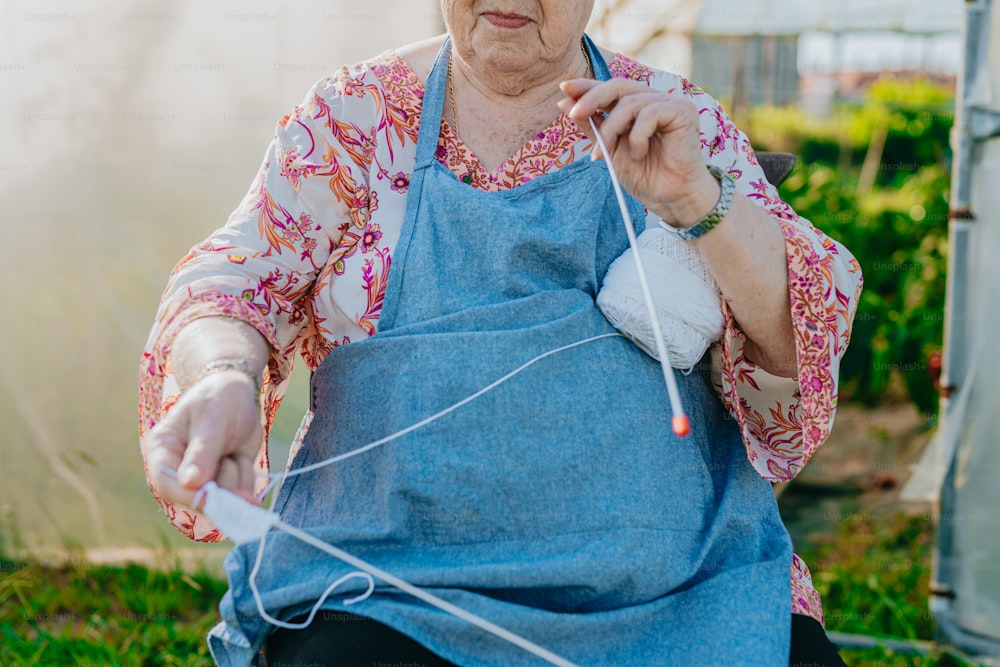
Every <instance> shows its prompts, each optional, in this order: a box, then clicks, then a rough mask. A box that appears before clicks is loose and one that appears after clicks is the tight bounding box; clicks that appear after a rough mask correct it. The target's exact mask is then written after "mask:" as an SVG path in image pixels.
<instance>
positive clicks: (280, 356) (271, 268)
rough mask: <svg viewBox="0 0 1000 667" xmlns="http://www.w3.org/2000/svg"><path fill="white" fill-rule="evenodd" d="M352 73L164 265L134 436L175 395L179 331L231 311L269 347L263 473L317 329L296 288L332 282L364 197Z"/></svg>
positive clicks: (198, 520) (326, 89)
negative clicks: (301, 350) (270, 440)
mask: <svg viewBox="0 0 1000 667" xmlns="http://www.w3.org/2000/svg"><path fill="white" fill-rule="evenodd" d="M352 80H353V79H352V78H351V75H350V74H349V73H348V72H347V70H346V69H345V70H342V71H341V72H340V73H339V74H338V75H336V76H333V77H329V78H327V79H324V80H321V81H320V82H318V83H317V84H316V85H315V86H313V88H312V89H311V90H310V91H309V93H308V94H307V96H306V98H305V100H304V101H303V102H302V104H300V105H298V106H296V107H295V109H294V110H293V111H292V113H290V114H289V115H287V116H285V117H284V118H283V119H281V121H280V122H279V123H278V125H277V128H276V131H275V135H274V139H273V140H272V142H271V144H270V146H269V147H268V149H267V152H266V154H265V157H264V161H263V164H262V165H261V167H260V170H259V172H258V173H257V175H256V177H255V178H254V180H253V183H252V185H251V187H250V190H249V192H248V193H247V195H246V196H245V197H244V199H243V201H242V202H241V203H240V205H239V206H238V207H237V209H236V210H235V211H234V212H233V213H232V215H231V216H230V217H229V219H228V221H227V222H226V224H225V226H223V227H222V228H221V229H219V230H217V231H215V232H214V233H213V234H212V235H211V236H209V237H208V239H206V240H205V241H204V242H202V243H200V244H199V245H197V246H195V247H194V248H192V250H191V251H190V252H189V253H188V254H187V255H186V256H185V257H184V258H183V259H181V260H180V262H178V263H177V265H176V266H175V267H174V269H173V271H172V272H171V274H170V279H169V282H168V284H167V288H166V291H165V292H164V294H163V297H162V300H161V303H160V307H159V310H158V312H157V314H156V319H155V323H154V325H153V329H152V331H151V333H150V335H149V338H148V340H147V343H146V346H145V349H144V351H143V355H142V362H141V367H140V381H139V430H140V435H145V433H146V432H147V431H148V430H149V429H151V428H152V427H153V426H154V425H155V424H156V422H157V421H158V420H159V419H160V418H161V417H162V416H163V415H164V414H165V413H166V412H167V411H168V410H169V409H170V407H171V406H172V405H173V404H174V403H175V402H176V401H177V399H178V398H179V389H178V386H177V384H176V382H175V381H174V379H173V375H172V371H171V368H170V363H169V359H170V348H171V345H172V343H173V340H174V338H175V336H176V335H177V333H178V332H179V331H180V330H181V329H182V328H183V327H184V326H185V325H187V324H188V323H190V322H191V321H193V320H195V319H198V318H201V317H211V316H225V317H232V318H235V319H239V320H242V321H244V322H247V323H248V324H250V325H251V326H253V327H254V328H255V329H257V331H259V332H260V333H261V334H262V335H263V336H264V338H265V339H266V340H267V342H268V343H269V344H270V347H271V354H270V359H269V361H268V364H267V367H266V369H265V371H264V382H263V390H264V395H265V415H266V419H265V436H264V440H263V442H262V443H261V450H260V454H259V457H258V460H257V469H258V471H259V472H262V473H266V472H267V471H268V458H267V448H266V442H267V431H268V430H269V429H270V426H271V424H272V423H273V420H274V415H275V412H276V410H277V408H278V405H279V403H280V401H281V398H282V396H283V395H284V391H285V388H286V386H287V379H288V376H289V374H290V372H291V367H292V360H293V359H294V354H295V348H296V345H297V344H298V341H299V339H300V338H301V337H302V335H303V330H304V329H308V328H313V329H316V328H320V327H321V324H320V323H318V322H316V321H314V318H312V317H311V312H310V308H309V305H308V299H303V297H304V296H306V295H307V294H309V293H310V292H311V291H313V290H317V289H319V288H321V287H322V286H323V285H324V284H325V283H326V281H329V280H331V279H332V272H331V271H329V269H328V268H327V264H328V259H329V258H330V255H331V252H332V251H333V249H334V247H335V246H336V243H337V241H338V239H339V237H340V236H341V235H342V234H343V232H344V230H345V229H346V228H347V227H348V226H349V225H350V223H351V221H352V220H354V219H355V218H361V217H363V216H364V215H365V209H366V207H367V206H368V194H367V193H368V188H367V187H366V183H367V178H368V167H369V166H370V163H371V151H370V141H368V139H367V138H368V137H370V136H372V134H373V133H371V132H370V131H366V130H365V129H363V128H364V127H365V125H364V119H366V118H367V119H368V124H369V125H371V118H372V117H373V116H374V115H373V114H372V113H371V110H372V108H374V101H373V100H372V98H371V96H368V97H367V98H366V99H361V98H364V96H363V95H357V94H354V95H352V94H351V92H352V87H351V82H352ZM331 107H332V108H331ZM369 107H371V108H369ZM369 130H370V128H369ZM147 481H148V470H147ZM265 484H266V479H265V478H264V477H261V478H259V479H258V485H257V490H258V492H259V491H260V490H261V489H262V488H263V487H264V485H265ZM154 495H155V492H154ZM157 500H158V501H159V502H160V505H161V506H162V507H163V509H164V511H165V512H166V513H167V516H168V518H169V519H170V521H171V522H172V523H173V524H174V526H175V527H176V528H177V529H178V530H180V531H181V532H182V533H184V534H185V535H187V536H188V537H190V538H192V539H195V540H199V541H218V540H220V539H222V535H221V534H220V533H219V531H218V530H217V529H215V528H214V527H213V526H212V525H211V523H210V522H209V521H208V519H207V518H205V517H203V516H201V515H198V514H196V513H193V512H191V511H188V510H186V509H184V508H180V507H175V506H173V505H171V504H170V503H167V502H164V501H163V500H161V499H159V498H157Z"/></svg>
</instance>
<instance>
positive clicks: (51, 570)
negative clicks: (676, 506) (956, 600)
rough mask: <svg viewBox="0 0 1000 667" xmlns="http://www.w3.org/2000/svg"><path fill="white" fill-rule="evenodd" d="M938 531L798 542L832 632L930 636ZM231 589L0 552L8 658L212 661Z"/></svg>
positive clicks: (876, 531)
mask: <svg viewBox="0 0 1000 667" xmlns="http://www.w3.org/2000/svg"><path fill="white" fill-rule="evenodd" d="M931 536H932V531H931V527H930V525H929V522H928V521H927V520H926V519H925V518H924V517H922V516H921V517H906V516H903V515H896V516H889V517H881V518H874V517H871V516H870V515H867V514H865V515H859V516H858V517H856V518H849V519H848V520H846V521H844V522H843V523H842V524H841V525H840V526H839V528H838V530H837V532H836V533H835V534H833V535H820V536H817V537H815V538H812V539H809V538H807V539H805V540H804V541H802V542H801V543H799V544H797V550H798V552H799V554H800V555H801V556H802V557H803V558H804V559H805V560H806V562H807V563H809V564H810V566H811V567H812V568H813V574H814V581H815V583H816V586H817V588H818V589H819V591H820V593H821V594H822V595H823V601H824V609H825V611H826V614H827V627H828V629H830V630H836V631H839V632H848V633H858V634H866V635H870V636H871V635H875V636H889V637H896V638H900V637H902V638H909V639H915V640H930V639H933V637H934V634H933V633H934V622H933V618H932V617H931V615H930V614H929V612H928V611H927V597H928V585H929V583H928V582H929V579H930V553H931ZM225 588H226V586H225V583H224V582H222V581H220V580H218V579H216V578H215V577H214V576H212V575H209V574H206V573H204V572H202V573H196V574H186V573H185V572H183V571H181V570H180V569H177V568H174V569H172V570H169V571H157V570H150V569H147V568H144V567H140V566H137V565H130V566H125V567H107V566H93V565H86V564H79V563H78V564H73V565H68V566H64V567H46V566H42V565H40V564H37V563H16V562H11V561H4V560H0V665H4V666H12V665H39V664H40V665H78V666H80V667H83V666H84V665H115V666H118V665H121V666H131V665H142V666H144V667H145V666H154V667H159V666H167V665H170V666H173V665H186V666H195V665H198V666H201V665H209V664H211V659H210V658H209V655H208V650H207V648H206V645H205V634H206V633H207V632H208V630H209V628H211V627H212V625H214V624H215V623H216V620H217V613H216V605H217V603H218V600H219V598H220V597H221V596H222V594H223V592H224V591H225ZM842 655H843V657H844V659H845V660H846V661H847V663H848V664H849V665H852V666H854V667H901V666H902V665H918V666H920V667H932V666H934V667H952V666H955V665H965V664H968V663H965V662H962V661H959V660H957V659H955V658H953V657H951V656H950V655H947V654H944V653H942V652H933V653H931V654H929V655H926V656H919V655H913V654H894V653H892V652H891V651H886V650H882V649H877V650H868V651H849V650H843V651H842Z"/></svg>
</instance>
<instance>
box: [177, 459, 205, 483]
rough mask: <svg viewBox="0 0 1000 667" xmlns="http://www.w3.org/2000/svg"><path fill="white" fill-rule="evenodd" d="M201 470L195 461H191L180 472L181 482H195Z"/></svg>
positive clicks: (179, 478)
mask: <svg viewBox="0 0 1000 667" xmlns="http://www.w3.org/2000/svg"><path fill="white" fill-rule="evenodd" d="M200 472H201V470H200V469H199V468H198V466H197V465H195V464H194V463H189V464H187V465H186V466H184V467H182V468H181V471H180V474H179V475H178V477H177V479H178V480H180V483H181V484H188V483H190V482H193V481H194V480H195V479H196V478H197V477H198V475H199V473H200Z"/></svg>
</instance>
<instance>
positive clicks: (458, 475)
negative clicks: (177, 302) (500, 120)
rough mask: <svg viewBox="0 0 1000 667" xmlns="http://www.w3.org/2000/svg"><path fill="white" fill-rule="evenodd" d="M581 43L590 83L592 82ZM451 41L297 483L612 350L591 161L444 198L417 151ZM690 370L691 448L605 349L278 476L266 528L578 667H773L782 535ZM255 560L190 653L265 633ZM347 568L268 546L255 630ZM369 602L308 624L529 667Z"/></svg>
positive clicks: (780, 608) (603, 234) (438, 616)
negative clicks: (338, 620) (378, 288)
mask: <svg viewBox="0 0 1000 667" xmlns="http://www.w3.org/2000/svg"><path fill="white" fill-rule="evenodd" d="M586 44H587V48H588V49H589V51H590V56H591V59H592V61H593V64H594V69H595V74H596V75H597V77H598V78H601V79H607V78H609V77H610V73H609V71H608V68H607V64H606V63H605V61H604V59H603V58H602V56H601V54H600V52H599V51H598V50H597V49H596V48H595V47H594V45H593V44H592V43H591V42H590V40H589V39H587V40H586ZM448 47H449V45H448V43H447V42H446V43H445V45H444V47H442V50H441V53H440V54H439V57H438V60H437V63H436V65H435V66H434V69H433V71H432V72H431V75H430V78H429V80H428V84H427V88H426V93H425V96H424V103H423V112H422V122H421V123H420V134H419V140H418V144H417V158H416V165H415V170H414V174H413V178H412V181H411V184H410V190H409V193H408V196H407V213H406V218H405V221H404V224H403V227H402V231H401V237H400V240H399V243H398V245H397V246H396V249H395V251H394V254H393V265H392V271H391V275H390V278H389V282H388V286H387V291H386V296H385V306H384V309H383V312H382V314H381V318H380V321H379V332H378V334H377V335H375V336H373V337H372V338H369V339H367V340H363V341H360V342H355V343H351V344H350V345H346V346H343V347H340V348H337V349H335V350H334V351H333V352H331V353H330V355H329V356H328V357H327V358H326V359H325V360H324V361H323V363H322V364H321V365H320V367H319V368H318V369H317V370H316V372H315V373H314V374H313V377H312V382H311V408H312V410H313V412H314V418H313V420H312V423H311V424H310V426H309V431H308V433H307V435H306V436H305V439H304V441H303V446H302V448H301V449H300V451H299V453H298V455H297V456H296V458H295V460H294V461H293V463H292V468H293V469H296V468H300V467H303V466H307V465H310V464H313V463H316V462H318V461H322V460H324V459H326V458H329V457H331V456H335V455H337V454H340V453H343V452H346V451H349V450H352V449H355V448H357V447H360V446H363V445H365V444H367V443H369V442H372V441H373V440H375V439H377V438H380V437H383V436H386V435H389V434H392V433H395V432H396V431H399V430H400V429H403V428H404V427H406V426H409V425H411V424H413V423H415V422H417V421H420V420H421V419H424V418H426V417H428V416H429V415H432V414H435V413H436V412H438V411H440V410H442V409H443V408H446V407H448V406H450V405H452V404H454V403H456V402H458V401H460V400H461V399H463V398H465V397H467V396H469V395H470V394H472V393H473V392H475V391H477V390H479V389H480V388H481V387H483V386H484V385H486V384H488V383H489V382H491V381H493V380H496V379H497V378H499V377H501V376H503V375H505V374H507V373H509V372H510V371H512V370H513V369H515V368H517V367H518V366H520V365H521V364H523V363H525V362H527V361H529V360H531V359H533V358H534V357H536V356H538V355H540V354H542V353H544V352H546V351H548V350H552V349H554V348H557V347H560V346H564V345H567V344H570V343H573V342H576V341H580V340H583V339H586V338H590V337H594V336H599V335H602V334H613V333H614V329H613V328H612V327H611V326H610V325H609V324H608V322H607V321H606V320H605V318H604V317H603V316H602V314H601V312H600V311H599V310H598V308H597V307H596V305H595V302H594V300H595V297H596V294H597V291H598V289H599V287H600V283H601V279H602V278H603V276H604V274H605V272H606V271H607V268H608V265H609V264H610V263H611V261H612V260H613V259H614V258H615V257H617V256H618V255H619V254H621V252H623V251H624V250H625V248H626V247H627V245H628V241H627V238H626V236H625V232H624V229H623V225H622V222H621V220H620V217H619V213H618V210H617V204H616V202H615V197H614V194H613V192H612V190H611V186H610V181H609V178H608V174H607V170H606V167H605V166H604V164H603V163H602V162H591V161H590V160H588V159H586V158H584V159H580V160H577V161H575V162H573V163H572V164H570V165H568V166H566V167H563V168H562V169H560V170H558V171H556V172H554V173H550V174H548V175H545V176H541V177H538V178H535V179H534V180H532V181H530V182H529V183H526V184H524V185H522V186H519V187H517V188H514V189H512V190H507V191H502V192H484V191H480V190H476V189H473V188H472V187H470V186H468V185H466V184H464V183H462V182H461V181H459V180H458V179H456V178H455V176H454V175H453V174H452V173H451V172H449V171H448V170H447V169H446V168H445V167H443V166H442V165H441V164H440V163H438V162H437V160H436V159H435V158H434V154H435V149H436V146H437V139H438V132H439V129H440V121H441V110H442V104H443V101H444V97H445V88H446V75H447V74H446V70H447V59H448V53H449V51H448ZM631 207H632V209H633V217H634V218H635V219H636V220H638V221H641V220H642V219H643V217H644V216H643V214H642V207H641V206H640V205H639V204H638V203H637V202H635V201H634V200H632V201H631ZM640 231H641V230H640ZM661 288H669V286H661ZM706 367H707V364H700V365H699V366H698V368H697V370H695V372H693V373H691V374H690V375H687V376H679V377H678V383H679V385H680V391H681V394H682V397H683V399H684V401H685V405H686V406H687V409H688V412H689V415H690V417H691V423H692V428H693V433H692V435H691V436H689V437H687V438H677V437H675V436H674V435H673V433H672V431H671V427H670V416H671V415H670V409H669V403H668V398H667V394H666V390H665V388H664V384H663V378H662V375H661V372H660V369H659V367H658V364H657V362H656V361H655V360H653V359H652V358H650V357H649V356H647V355H646V354H644V353H642V352H640V351H639V350H638V349H637V348H636V347H635V346H634V345H633V344H632V343H630V342H628V341H627V340H625V339H624V338H622V337H620V336H607V337H604V338H601V339H599V340H596V341H594V342H590V343H586V344H583V345H580V346H578V347H574V348H572V349H569V350H566V351H563V352H560V353H558V354H555V355H552V356H550V357H547V358H545V359H543V360H541V361H539V362H537V363H535V364H534V365H532V366H530V367H529V368H528V369H527V370H525V371H524V372H522V373H520V374H518V375H516V376H514V377H513V378H512V379H510V380H509V381H507V382H505V383H504V384H502V385H500V386H498V387H497V388H496V389H494V390H492V391H490V392H489V393H487V394H485V395H483V396H481V397H480V398H477V399H475V400H474V401H472V402H470V403H468V404H466V405H464V406H463V407H461V408H459V409H458V410H456V411H455V412H452V413H450V414H448V415H447V416H445V417H444V418H442V419H439V420H437V421H434V422H433V423H431V424H429V425H427V426H425V427H423V428H421V429H418V430H416V431H414V432H412V433H410V434H408V435H406V436H404V437H402V438H400V439H397V440H394V441H392V442H390V443H388V444H386V445H383V446H381V447H378V448H376V449H374V450H371V451H369V452H366V453H364V454H362V455H359V456H355V457H353V458H350V459H347V460H345V461H343V462H341V463H338V464H336V465H333V466H327V467H324V468H321V469H319V470H316V471H314V472H310V473H307V474H304V475H301V476H297V477H293V478H291V479H289V480H287V481H286V483H285V487H284V488H283V489H282V491H281V494H280V498H279V500H278V503H277V511H279V512H280V513H281V516H282V517H283V519H284V520H285V521H288V522H290V523H292V524H294V525H296V526H298V527H300V528H303V529H306V530H308V531H310V532H312V533H314V534H315V535H317V536H318V537H320V538H321V539H323V540H324V541H327V542H329V543H332V544H334V545H337V546H339V547H341V548H343V549H345V550H346V551H348V552H350V553H353V554H354V555H356V556H358V557H360V558H362V559H365V560H367V561H369V562H371V563H373V564H375V565H377V566H378V567H381V568H383V569H384V570H386V571H389V572H392V573H393V574H396V575H398V576H400V577H402V578H403V579H406V580H407V581H410V582H411V583H413V584H416V585H418V586H422V587H427V588H428V589H429V590H430V591H431V592H433V593H435V594H436V595H438V596H440V597H442V598H444V599H446V600H448V601H450V602H452V603H454V604H456V605H459V606H461V607H464V608H465V609H468V610H470V611H472V612H474V613H476V614H478V615H480V616H482V617H484V618H486V619H489V620H491V621H493V622H495V623H497V624H499V625H501V626H503V627H505V628H507V629H509V630H511V631H513V632H515V633H517V634H520V635H522V636H524V637H526V638H528V639H530V640H532V641H534V642H536V643H537V644H540V645H542V646H544V647H546V648H548V649H550V650H552V651H554V652H555V653H557V654H559V655H562V656H563V657H565V658H567V659H569V660H572V661H574V662H576V663H577V664H579V665H581V666H591V665H593V666H597V665H614V666H616V667H627V666H630V665H636V666H642V667H649V666H650V665H696V664H702V665H708V664H722V665H734V664H739V665H786V664H787V660H788V646H789V626H790V615H791V605H790V600H791V593H790V584H789V567H790V562H791V548H790V544H789V540H788V536H787V533H786V531H785V529H784V526H783V525H782V523H781V519H780V517H779V515H778V511H777V506H776V503H775V498H774V494H773V493H772V491H771V487H770V485H769V484H768V483H767V482H765V481H764V480H763V479H761V478H760V477H759V476H758V475H757V474H755V473H754V471H753V470H752V468H751V467H750V464H749V462H748V461H747V458H746V453H745V450H744V446H743V443H742V442H741V439H740V434H739V431H738V426H737V424H736V422H735V421H733V420H731V419H728V418H727V413H726V411H725V410H724V408H723V406H722V405H721V403H720V401H719V399H718V398H717V396H716V395H715V393H714V391H713V389H712V387H711V383H710V377H709V373H708V371H707V368H706ZM256 552H257V545H256V544H249V545H243V546H240V547H237V548H236V549H234V550H233V552H232V553H231V554H230V555H229V557H228V558H227V560H226V568H227V573H228V575H229V578H230V584H231V589H230V591H229V592H228V593H227V594H226V596H225V598H224V599H223V602H222V604H221V611H222V616H223V619H224V622H223V623H222V624H220V626H219V627H217V628H216V630H214V631H213V633H212V636H211V638H210V644H211V646H212V650H213V654H214V655H215V657H216V659H217V660H218V661H219V662H220V664H223V665H236V664H246V662H247V661H248V659H249V658H250V657H251V656H252V654H253V651H255V650H256V649H257V648H258V647H259V646H260V645H261V644H262V642H263V641H264V640H265V638H266V634H267V632H268V630H269V629H270V627H269V626H268V625H267V624H266V623H265V622H264V621H263V620H262V619H261V618H260V616H259V615H258V612H257V607H256V605H255V602H254V599H253V596H252V595H251V593H250V590H249V588H248V586H247V576H248V573H249V571H250V568H251V567H252V565H253V562H254V559H255V557H256ZM349 572H351V568H350V567H348V566H346V565H344V564H343V563H341V562H339V561H337V560H335V559H333V558H331V557H329V556H327V555H325V554H323V553H321V552H319V551H317V550H315V549H312V548H311V547H309V546H307V545H305V544H303V543H301V542H298V541H296V540H294V539H293V538H291V537H289V536H288V535H286V534H285V533H272V535H271V536H270V537H269V538H268V540H267V543H266V548H265V553H264V559H263V566H262V568H261V571H260V574H259V576H258V578H257V580H258V584H259V589H260V592H261V595H262V599H263V603H264V605H265V608H266V609H267V610H268V611H269V613H271V614H273V615H276V616H278V617H280V618H285V619H289V618H293V617H295V616H297V615H300V614H302V613H304V612H306V611H308V609H309V608H310V607H311V606H312V605H313V604H314V603H315V601H316V600H318V599H319V597H320V596H321V595H322V593H323V591H324V590H325V589H326V587H327V586H328V585H329V583H330V582H332V581H335V580H336V579H338V578H340V577H341V576H343V575H345V574H347V573H349ZM376 584H377V587H376V590H375V593H374V594H373V595H372V596H371V597H370V598H368V599H367V600H365V601H363V602H360V603H358V604H355V605H352V606H350V607H346V608H345V607H344V606H343V602H342V601H343V600H344V599H345V598H349V597H353V596H354V595H356V594H357V593H358V592H361V591H363V590H364V589H365V587H366V584H365V583H364V582H363V581H361V580H360V579H352V580H349V581H348V582H347V583H345V584H344V585H343V586H342V587H341V588H340V589H338V591H337V595H336V596H335V598H336V599H333V600H327V601H326V603H324V605H323V606H324V608H327V609H332V610H340V611H350V612H351V613H353V614H359V615H364V616H368V617H370V618H373V619H375V620H378V621H380V622H382V623H385V624H387V625H389V626H391V627H393V628H395V629H397V630H398V631H400V632H402V633H404V634H406V635H409V636H411V637H413V638H414V639H416V640H417V641H418V642H420V643H422V644H424V645H426V646H427V647H429V648H430V649H431V650H433V651H434V652H436V653H438V654H440V655H441V656H442V657H444V658H446V659H448V660H450V661H452V662H454V663H457V664H459V665H463V666H465V665H470V666H471V665H484V666H485V665H491V666H509V665H522V664H523V665H528V664H532V665H534V664H544V663H542V661H541V660H539V659H538V658H536V657H534V656H532V655H530V654H528V653H526V652H524V651H523V650H521V649H520V648H518V647H516V646H513V645H510V644H508V643H506V642H504V641H502V640H500V639H498V638H496V637H494V636H492V635H489V634H487V633H485V632H483V631H482V630H480V629H478V628H476V627H474V626H472V625H469V624H467V623H466V622H464V621H462V620H459V619H457V618H454V617H452V616H450V615H448V614H446V613H445V612H442V611H440V610H438V609H435V608H432V607H430V606H428V605H426V604H424V603H422V602H420V601H418V600H416V599H413V598H411V597H409V596H407V595H405V594H403V593H401V592H399V591H397V590H394V589H392V588H391V587H389V586H387V585H385V584H384V583H382V582H376Z"/></svg>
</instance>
